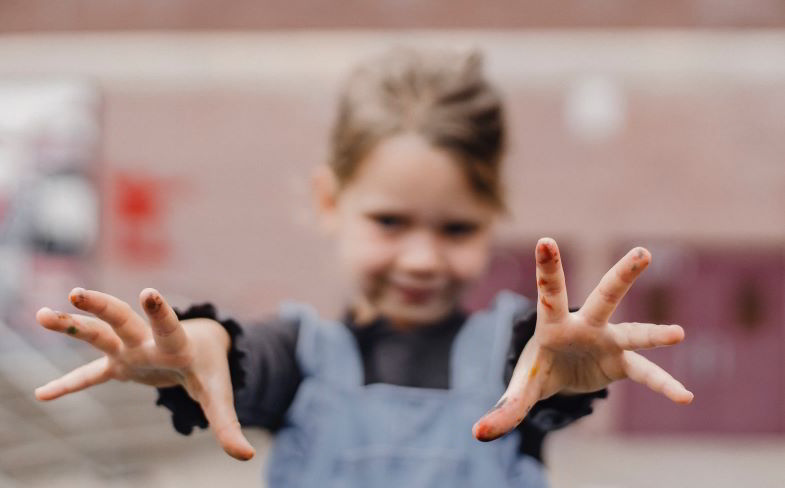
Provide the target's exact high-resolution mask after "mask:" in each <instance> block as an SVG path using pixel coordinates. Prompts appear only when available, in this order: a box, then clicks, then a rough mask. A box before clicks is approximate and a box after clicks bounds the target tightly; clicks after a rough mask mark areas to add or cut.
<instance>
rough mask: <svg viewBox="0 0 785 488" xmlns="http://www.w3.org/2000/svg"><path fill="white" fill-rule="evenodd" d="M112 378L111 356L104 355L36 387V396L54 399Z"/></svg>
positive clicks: (46, 399)
mask: <svg viewBox="0 0 785 488" xmlns="http://www.w3.org/2000/svg"><path fill="white" fill-rule="evenodd" d="M110 378H111V372H110V370H109V358H108V357H106V356H104V357H102V358H100V359H96V360H95V361H92V362H89V363H87V364H85V365H84V366H80V367H78V368H76V369H75V370H73V371H71V372H70V373H67V374H65V375H63V376H61V377H60V378H58V379H56V380H53V381H50V382H49V383H47V384H45V385H44V386H41V387H39V388H36V390H35V397H36V398H37V399H39V400H44V401H48V400H54V399H55V398H59V397H61V396H63V395H67V394H69V393H74V392H77V391H80V390H84V389H85V388H89V387H91V386H93V385H98V384H100V383H104V382H105V381H107V380H109V379H110Z"/></svg>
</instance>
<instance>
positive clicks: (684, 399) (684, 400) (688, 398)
mask: <svg viewBox="0 0 785 488" xmlns="http://www.w3.org/2000/svg"><path fill="white" fill-rule="evenodd" d="M694 399H695V394H693V393H692V392H691V391H689V390H686V393H685V394H683V395H681V398H679V399H678V400H677V403H680V404H682V405H689V404H690V403H692V400H694Z"/></svg>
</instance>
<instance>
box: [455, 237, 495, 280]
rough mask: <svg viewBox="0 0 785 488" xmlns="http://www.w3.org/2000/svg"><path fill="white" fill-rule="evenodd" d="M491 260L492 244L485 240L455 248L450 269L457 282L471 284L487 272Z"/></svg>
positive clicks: (473, 241) (481, 239)
mask: <svg viewBox="0 0 785 488" xmlns="http://www.w3.org/2000/svg"><path fill="white" fill-rule="evenodd" d="M489 259H490V242H489V240H488V239H485V238H477V239H472V240H471V241H470V242H467V243H464V244H463V245H460V246H456V247H454V248H453V249H452V250H451V252H450V265H451V266H450V267H451V268H452V274H453V276H454V277H455V279H456V280H458V281H460V282H462V283H471V282H473V281H476V280H478V279H479V278H480V277H481V276H482V274H483V273H484V272H485V269H486V267H487V266H488V261H489Z"/></svg>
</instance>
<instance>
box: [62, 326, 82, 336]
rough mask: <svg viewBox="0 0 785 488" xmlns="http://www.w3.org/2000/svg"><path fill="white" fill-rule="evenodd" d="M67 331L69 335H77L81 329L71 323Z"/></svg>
mask: <svg viewBox="0 0 785 488" xmlns="http://www.w3.org/2000/svg"><path fill="white" fill-rule="evenodd" d="M65 332H66V333H67V334H68V335H76V334H77V333H78V332H79V329H77V328H76V327H74V326H73V325H71V326H69V327H68V328H67V329H65Z"/></svg>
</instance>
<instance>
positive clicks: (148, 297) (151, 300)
mask: <svg viewBox="0 0 785 488" xmlns="http://www.w3.org/2000/svg"><path fill="white" fill-rule="evenodd" d="M139 301H140V302H141V303H142V305H143V306H144V308H145V309H146V310H147V311H148V312H151V313H155V312H158V311H159V310H160V309H161V305H163V303H164V299H163V297H162V296H161V294H160V293H159V292H158V290H156V289H155V288H145V289H144V290H142V292H141V293H140V294H139Z"/></svg>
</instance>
